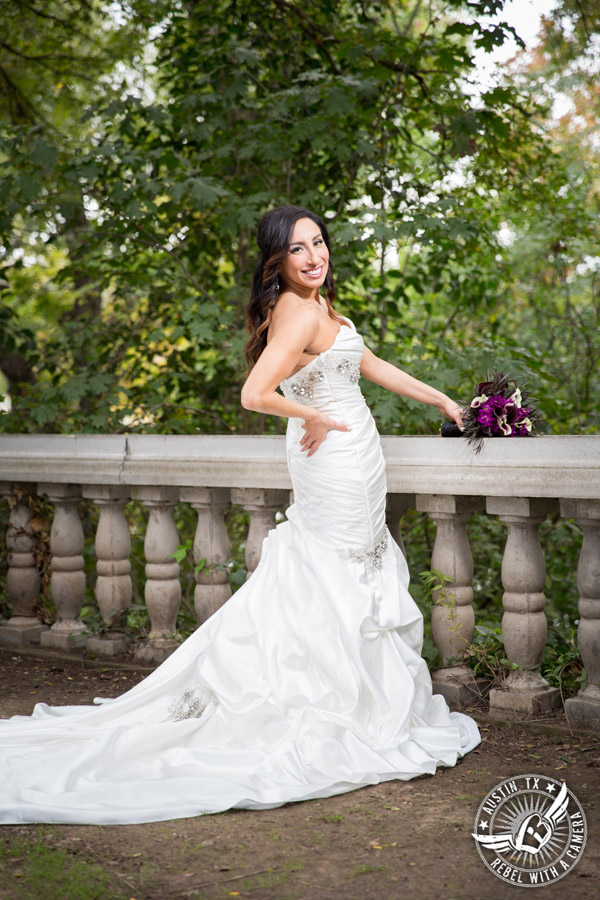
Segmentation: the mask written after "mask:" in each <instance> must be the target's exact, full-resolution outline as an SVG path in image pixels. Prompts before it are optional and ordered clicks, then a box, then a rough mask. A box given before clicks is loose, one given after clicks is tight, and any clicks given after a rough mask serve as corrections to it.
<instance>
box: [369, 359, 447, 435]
mask: <svg viewBox="0 0 600 900" xmlns="http://www.w3.org/2000/svg"><path fill="white" fill-rule="evenodd" d="M360 373H361V375H363V376H364V377H365V378H367V379H368V380H369V381H373V382H375V384H379V385H381V387H384V388H386V389H387V390H388V391H393V392H394V393H395V394H401V395H402V396H403V397H410V399H411V400H418V401H419V402H420V403H429V404H430V405H431V406H437V408H438V409H439V410H440V412H441V413H443V414H444V415H445V416H447V417H448V418H449V419H453V420H454V421H455V422H456V423H457V425H460V426H462V417H461V409H460V406H459V405H458V404H457V403H455V402H454V400H451V399H450V397H448V396H446V394H443V393H442V392H441V391H438V390H437V389H436V388H434V387H431V385H429V384H425V382H424V381H419V380H418V378H413V376H412V375H409V374H408V373H407V372H403V371H402V369H399V368H398V367H397V366H394V365H392V363H389V362H386V361H385V360H384V359H380V358H379V357H378V356H375V354H374V353H373V352H372V351H371V350H369V348H368V347H365V352H364V354H363V358H362V362H361V365H360Z"/></svg>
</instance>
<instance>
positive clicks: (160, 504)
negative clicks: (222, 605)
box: [132, 486, 181, 663]
mask: <svg viewBox="0 0 600 900" xmlns="http://www.w3.org/2000/svg"><path fill="white" fill-rule="evenodd" d="M132 496H133V497H134V498H135V499H136V500H141V501H142V503H143V504H144V506H145V507H147V509H148V513H149V515H148V525H147V528H146V536H145V539H144V553H145V556H146V587H145V591H144V594H145V597H146V606H147V607H148V614H149V616H150V625H151V630H150V635H149V640H148V643H147V644H145V645H142V646H140V647H138V648H137V650H136V653H135V655H136V658H137V659H140V660H143V661H144V662H151V663H161V662H163V661H164V660H165V659H166V658H167V656H169V655H170V654H171V653H172V652H173V650H175V649H176V648H177V647H178V646H179V643H180V642H179V640H178V638H177V613H178V612H179V607H180V604H181V585H180V583H179V563H178V562H176V560H175V559H173V554H174V553H175V551H176V549H177V547H178V545H179V536H178V534H177V528H176V527H175V522H174V520H173V509H174V507H175V504H176V503H177V502H178V500H179V490H178V489H177V488H173V487H154V486H152V487H150V486H143V487H134V488H133V489H132Z"/></svg>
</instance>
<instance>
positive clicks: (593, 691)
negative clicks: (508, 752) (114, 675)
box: [0, 435, 600, 724]
mask: <svg viewBox="0 0 600 900" xmlns="http://www.w3.org/2000/svg"><path fill="white" fill-rule="evenodd" d="M382 446H383V450H384V455H385V459H386V467H387V480H388V525H389V527H390V530H391V531H392V534H393V536H394V538H395V539H396V541H397V542H398V543H399V544H400V546H402V538H401V535H400V530H399V519H400V517H401V516H402V515H403V513H404V512H406V511H407V510H408V509H411V508H416V509H419V510H421V511H423V512H426V513H427V514H428V515H429V516H430V517H431V518H432V519H433V521H434V522H435V523H436V526H437V532H436V540H435V544H434V548H433V553H432V561H431V566H432V568H435V569H439V570H440V571H441V572H442V573H444V575H446V576H447V577H448V578H449V579H450V581H449V582H448V584H447V588H446V590H445V591H441V592H437V593H435V594H434V600H435V605H434V609H433V615H432V630H433V636H434V640H435V643H436V646H437V649H438V651H439V654H440V658H441V661H442V665H441V667H440V668H439V669H438V670H436V672H434V673H433V675H432V679H433V684H434V690H436V691H438V692H440V693H443V694H444V696H445V697H446V698H447V700H448V701H449V702H450V703H452V704H453V705H454V706H457V707H461V706H463V707H464V706H465V705H466V704H468V703H469V702H471V701H472V700H473V697H474V694H476V693H480V692H481V689H482V685H481V684H479V683H478V682H477V681H476V679H474V677H473V673H472V670H471V669H470V668H469V667H468V666H467V665H466V664H465V662H464V653H465V642H470V641H471V639H472V637H473V632H474V621H475V619H474V612H473V606H472V599H473V590H472V587H471V581H472V578H473V560H472V555H471V549H470V547H469V543H468V540H467V533H466V523H467V520H468V519H469V517H470V516H471V514H472V513H473V512H474V511H476V510H486V511H487V513H488V514H490V515H497V516H498V517H499V518H500V520H501V521H503V522H504V523H505V524H506V526H507V542H506V548H505V551H504V556H503V562H502V584H503V588H504V594H503V605H504V614H503V617H502V635H503V640H504V646H505V651H506V656H507V658H508V659H509V660H510V661H511V662H514V663H516V664H517V665H518V668H516V669H514V670H513V671H512V672H511V674H510V675H508V677H507V678H506V680H505V683H504V684H503V685H502V687H501V688H496V689H493V690H491V691H490V694H489V702H490V709H491V710H493V711H495V712H497V713H499V714H504V715H535V714H537V713H541V712H544V711H547V710H551V709H553V708H555V707H557V706H559V705H560V703H561V698H560V692H559V691H558V690H557V689H555V688H552V687H550V686H549V685H548V683H547V682H546V681H545V679H544V678H543V677H542V676H541V674H540V662H541V660H542V658H543V654H544V649H545V643H546V631H547V626H546V617H545V612H544V606H545V599H546V598H545V596H544V593H543V591H544V584H545V562H544V557H543V553H542V549H541V546H540V541H539V537H538V527H539V525H540V523H541V522H542V521H543V520H544V518H545V517H546V516H547V515H548V514H554V513H557V512H560V514H562V515H563V516H565V517H567V518H573V519H574V520H575V522H576V523H577V524H578V525H579V526H580V527H581V529H582V531H583V535H584V539H583V544H582V550H581V555H580V560H579V565H578V571H577V584H578V588H579V593H580V601H579V615H580V620H579V626H578V641H579V648H580V651H581V654H582V658H583V663H584V665H585V667H586V670H587V673H588V683H587V686H586V687H585V689H583V690H582V691H580V693H579V694H578V695H577V696H576V697H574V698H572V699H570V700H568V701H567V703H566V708H567V712H568V713H569V717H570V718H571V719H574V720H577V721H581V722H586V723H593V724H594V723H595V724H600V650H599V648H600V435H587V436H548V437H545V436H544V437H538V438H535V439H517V440H510V439H488V440H486V441H485V442H484V447H483V450H482V452H481V453H480V454H475V453H474V452H473V450H472V449H471V448H470V447H469V446H468V445H467V443H466V442H465V441H464V440H460V439H457V440H448V439H442V438H440V437H391V436H383V437H382ZM291 488H292V484H291V481H290V476H289V473H288V469H287V464H286V452H285V438H283V437H279V436H244V435H226V436H222V435H198V436H195V435H194V436H188V435H164V436H160V435H159V436H155V435H3V436H0V494H2V495H4V496H6V497H7V498H8V499H9V501H10V504H11V511H10V522H9V528H8V533H7V544H8V549H9V569H8V574H7V593H8V599H9V602H10V604H11V607H12V616H11V618H10V619H9V620H8V621H7V622H5V623H3V624H1V625H0V645H2V644H4V645H11V644H12V645H15V644H18V643H25V642H31V641H33V642H40V643H41V645H42V646H46V647H54V648H59V649H62V650H74V649H79V648H81V647H82V646H85V645H86V644H87V647H88V649H90V650H93V652H95V653H96V654H98V655H102V654H106V655H110V654H114V653H117V652H120V651H122V650H123V649H125V648H126V640H125V638H124V636H123V634H122V632H119V631H118V627H119V624H120V622H121V618H122V613H123V611H124V610H126V609H127V608H128V606H129V604H130V602H131V574H130V573H131V565H130V561H129V555H130V538H129V532H128V527H127V521H126V517H125V507H126V505H127V503H128V502H129V501H130V500H139V501H141V502H142V503H143V504H144V505H145V506H146V507H147V508H148V510H149V518H148V527H147V531H146V535H145V544H144V550H145V557H146V584H145V597H146V604H147V606H148V612H149V616H150V621H151V633H150V636H149V640H148V642H147V643H146V644H145V645H142V646H140V647H138V649H137V651H136V654H137V656H138V657H139V658H141V659H144V660H150V661H153V662H160V661H161V660H162V659H164V658H165V657H166V656H167V655H168V654H169V653H170V652H172V650H173V649H174V647H175V646H177V642H176V639H174V637H173V635H174V632H175V623H176V619H177V612H178V609H179V604H180V599H181V589H180V585H179V566H178V564H177V563H176V562H175V560H174V559H173V558H172V554H173V552H174V550H175V548H176V546H177V545H178V544H179V542H180V540H179V537H178V535H177V531H176V528H175V524H174V520H173V508H174V506H175V504H176V503H179V502H187V503H190V504H191V506H192V507H193V508H194V509H195V510H196V512H197V514H198V524H197V528H196V535H195V539H194V557H195V559H196V561H199V560H200V559H205V560H206V563H207V567H205V568H204V569H202V570H201V571H198V572H197V573H196V576H195V577H196V590H195V608H196V614H197V618H198V621H199V622H203V621H205V619H206V618H208V616H210V615H211V614H212V613H213V612H214V611H215V610H216V609H217V608H218V607H219V606H221V605H222V603H224V602H225V601H226V600H227V599H228V597H229V596H230V593H231V591H230V587H229V579H228V575H227V571H226V570H225V569H224V568H223V564H224V563H226V562H227V560H228V559H229V554H230V547H229V539H228V536H227V530H226V527H225V521H224V517H225V514H226V512H227V509H228V507H229V505H230V504H231V503H236V504H239V505H240V506H242V507H243V508H244V509H246V510H247V511H248V513H249V515H250V529H249V533H248V537H247V541H246V564H247V567H248V572H249V574H250V573H251V572H252V571H253V570H254V569H255V568H256V565H257V564H258V560H259V558H260V552H261V548H262V541H263V539H264V538H265V536H266V534H267V532H268V531H269V529H270V528H272V527H273V526H274V524H275V516H276V514H277V513H278V512H279V511H281V510H283V509H285V508H286V507H287V505H288V503H289V502H290V501H291V494H290V490H291ZM31 490H34V491H37V492H38V493H40V494H45V495H46V496H47V497H48V498H49V500H50V501H51V502H52V503H53V504H54V510H55V514H54V521H53V525H52V532H51V536H50V550H51V554H52V567H51V568H52V576H51V591H52V596H53V599H54V601H55V605H56V608H57V621H56V622H55V623H54V624H53V625H52V627H51V628H48V627H47V626H45V625H43V623H41V622H40V621H39V620H38V619H37V617H36V616H35V613H34V604H35V599H36V597H37V594H38V593H39V590H40V582H39V574H38V571H37V568H36V565H35V559H34V553H33V551H34V547H35V540H36V538H35V532H34V531H33V530H32V529H31V527H30V524H29V523H30V520H31V517H32V511H31V509H30V507H29V505H28V503H27V496H26V494H27V491H31ZM81 497H85V498H88V499H90V500H92V501H93V502H94V503H96V504H97V506H98V508H99V512H100V516H99V523H98V530H97V534H96V556H97V581H96V596H97V600H98V605H99V608H100V611H101V614H102V618H103V621H104V623H105V626H106V632H105V633H104V634H103V635H102V636H101V637H91V638H88V637H86V635H85V627H84V625H83V623H82V622H81V621H80V619H79V614H80V610H81V606H82V604H83V598H84V591H85V577H84V573H83V566H84V559H83V546H84V540H83V529H82V525H81V521H80V519H79V511H78V505H79V500H80V498H81ZM449 600H450V602H449ZM113 629H114V630H113Z"/></svg>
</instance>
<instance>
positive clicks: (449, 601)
mask: <svg viewBox="0 0 600 900" xmlns="http://www.w3.org/2000/svg"><path fill="white" fill-rule="evenodd" d="M416 506H417V509H418V510H420V511H421V512H426V513H427V514H428V515H429V516H430V517H431V518H432V519H433V521H434V522H435V524H436V535H435V542H434V545H433V552H432V555H431V568H432V570H433V569H437V570H438V571H439V572H440V573H441V574H442V575H445V576H447V577H448V578H449V579H450V580H449V581H445V582H444V586H443V587H442V588H440V589H439V590H436V591H434V592H433V600H434V607H433V610H432V613H431V627H432V631H433V639H434V642H435V645H436V647H437V650H438V653H439V655H440V660H441V663H442V665H441V666H440V668H439V669H436V670H435V671H434V672H433V673H432V676H431V680H432V685H433V691H434V693H436V694H442V695H443V696H444V698H445V699H446V701H447V702H448V703H449V704H451V705H452V706H454V707H458V708H464V707H466V706H469V705H471V704H473V703H474V702H475V701H477V700H478V699H479V698H480V697H481V696H482V694H483V692H484V690H485V688H486V687H487V682H486V681H485V680H484V679H479V678H475V675H474V673H473V670H472V669H471V668H470V667H469V666H468V665H467V664H466V662H465V655H466V652H467V650H468V645H469V644H470V643H471V642H472V640H473V633H474V630H475V613H474V611H473V588H472V586H471V583H472V581H473V556H472V554H471V548H470V546H469V541H468V538H467V521H468V519H469V518H470V517H471V515H472V514H473V513H474V512H475V511H476V510H478V509H483V508H484V501H483V498H479V497H462V496H455V495H452V494H418V495H417V497H416Z"/></svg>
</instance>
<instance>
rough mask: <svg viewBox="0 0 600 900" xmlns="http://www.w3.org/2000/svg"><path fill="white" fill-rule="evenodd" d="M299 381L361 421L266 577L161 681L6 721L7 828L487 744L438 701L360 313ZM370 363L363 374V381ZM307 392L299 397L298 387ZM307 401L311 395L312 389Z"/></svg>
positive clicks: (261, 798)
mask: <svg viewBox="0 0 600 900" xmlns="http://www.w3.org/2000/svg"><path fill="white" fill-rule="evenodd" d="M346 321H347V323H348V324H346V325H343V326H342V327H341V329H340V331H339V332H338V335H337V337H336V340H335V341H334V343H333V345H332V346H331V347H330V348H329V350H328V351H326V352H325V353H323V354H320V355H319V356H318V357H316V358H315V359H314V360H313V361H312V362H311V363H309V364H308V366H305V367H304V368H303V369H301V370H300V371H299V372H298V373H296V374H295V375H294V376H292V377H291V378H288V379H286V380H285V381H284V382H282V384H281V389H282V390H283V392H284V393H285V394H286V396H292V397H294V398H297V397H298V389H299V388H301V387H304V388H305V389H306V390H307V392H308V394H310V395H311V399H310V404H311V405H312V406H318V407H319V408H321V409H323V410H325V411H326V412H327V413H328V414H329V415H331V416H332V417H333V418H335V419H336V420H337V421H340V422H345V423H347V424H349V425H351V428H352V430H351V431H349V432H341V431H330V432H329V433H328V435H327V438H326V440H325V441H324V442H323V444H322V445H321V446H320V447H319V449H318V450H317V451H316V453H314V454H313V455H312V456H311V457H308V456H307V453H306V451H302V450H301V448H300V445H299V440H300V438H301V436H302V434H303V431H302V428H301V422H302V420H301V419H295V418H294V419H290V420H289V422H288V430H287V454H288V464H289V468H290V473H291V476H292V481H293V485H294V503H293V504H292V506H290V508H289V509H288V510H287V517H286V521H284V522H281V523H280V524H279V525H277V527H276V528H274V529H272V530H271V531H270V532H269V534H268V536H267V537H266V538H265V540H264V542H263V547H262V555H261V559H260V562H259V565H258V567H257V569H256V570H255V572H254V574H253V575H252V577H251V578H250V579H249V580H248V581H247V582H246V583H245V584H244V585H243V586H242V587H241V588H239V590H238V591H237V592H236V593H235V594H234V595H233V596H232V597H231V598H230V599H229V600H228V601H227V602H226V603H225V604H224V605H223V606H222V607H221V608H220V609H219V610H217V612H216V613H215V614H214V615H212V616H211V617H210V618H209V619H208V620H207V621H206V622H204V623H203V624H202V625H201V626H199V627H198V629H197V630H196V631H195V632H194V633H193V634H192V635H191V636H190V637H189V638H188V639H187V640H186V641H185V642H184V643H183V644H182V645H181V646H180V647H179V648H178V649H177V650H176V651H175V652H174V653H173V654H172V655H171V656H170V657H169V658H168V659H167V660H166V661H165V662H164V663H163V664H162V665H161V666H159V667H158V668H157V669H156V670H155V671H154V672H153V673H152V674H150V675H149V676H148V677H147V678H145V679H144V680H143V681H142V682H140V684H138V685H136V686H135V687H134V688H132V689H131V690H129V691H127V692H126V693H124V694H122V695H121V696H120V697H118V698H115V699H107V698H100V697H97V698H95V699H94V705H86V706H60V707H51V706H48V705H47V704H45V703H37V704H36V706H35V708H34V711H33V714H32V715H31V716H13V717H12V718H10V719H5V720H2V721H0V822H2V823H5V824H7V823H25V822H63V823H79V824H94V823H95V824H115V823H118V824H125V823H140V822H153V821H161V820H165V819H176V818H186V817H190V816H197V815H201V814H210V813H217V812H222V811H223V810H226V809H230V808H245V809H270V808H273V807H277V806H281V805H283V804H284V803H287V802H290V801H301V800H307V799H314V798H320V797H330V796H334V795H336V794H342V793H345V792H347V791H352V790H355V789H356V788H359V787H362V786H364V785H368V784H377V783H379V782H381V781H387V780H391V779H399V780H404V781H406V780H408V779H410V778H414V777H415V776H418V775H422V774H425V773H429V774H433V773H434V772H435V771H436V768H437V767H438V766H453V765H455V764H456V762H457V760H458V759H459V758H460V757H461V756H464V755H465V754H466V753H468V752H469V751H470V750H472V749H473V748H474V747H476V746H477V745H478V744H479V743H480V740H481V737H480V734H479V730H478V728H477V725H476V723H475V722H474V720H473V719H472V718H470V717H469V716H466V715H464V714H462V713H458V712H450V711H449V709H448V706H447V704H446V702H445V700H444V699H443V697H442V696H440V695H435V694H432V690H431V678H430V675H429V672H428V669H427V666H426V664H425V662H424V660H423V659H422V658H421V648H422V642H423V619H422V616H421V614H420V612H419V609H418V607H417V606H416V604H415V602H414V600H413V599H412V597H411V596H410V594H409V592H408V581H409V576H408V571H407V566H406V561H405V559H404V556H403V554H402V552H401V550H400V548H399V547H398V546H397V544H396V543H395V542H394V541H393V539H392V537H391V535H390V533H389V531H388V530H387V528H386V525H385V491H386V484H385V461H384V458H383V454H382V451H381V445H380V440H379V435H378V433H377V430H376V427H375V423H374V420H373V418H372V416H371V414H370V412H369V409H368V407H367V406H366V404H365V401H364V398H363V396H362V394H361V392H360V387H359V385H358V383H356V372H357V366H358V365H359V363H360V359H361V357H362V353H363V350H364V344H363V341H362V338H361V336H360V335H359V334H358V333H357V332H356V330H355V328H354V326H353V324H352V323H351V322H350V320H346ZM353 373H354V374H353ZM294 389H295V390H294ZM305 396H306V393H305Z"/></svg>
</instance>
